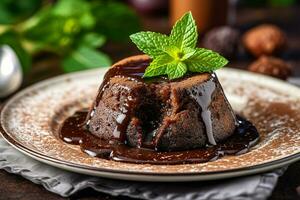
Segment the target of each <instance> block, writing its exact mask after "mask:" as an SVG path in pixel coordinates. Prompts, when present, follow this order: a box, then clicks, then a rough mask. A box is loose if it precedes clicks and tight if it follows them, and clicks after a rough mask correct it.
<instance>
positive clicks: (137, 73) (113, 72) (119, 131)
mask: <svg viewBox="0 0 300 200" xmlns="http://www.w3.org/2000/svg"><path fill="white" fill-rule="evenodd" d="M150 61H151V60H150V59H148V60H145V59H143V60H136V61H132V62H128V63H126V64H119V65H115V66H114V67H112V68H110V69H109V70H108V72H107V73H106V74H105V76H104V80H103V82H102V84H101V86H100V88H99V91H98V96H97V98H96V100H95V101H94V105H93V107H92V108H93V109H91V111H90V112H89V114H88V117H87V119H86V125H87V126H89V124H90V121H91V118H92V117H93V115H94V113H95V110H96V109H97V106H98V104H99V102H100V101H101V99H102V96H103V93H104V91H105V89H106V88H107V87H108V86H109V85H110V79H111V78H112V77H126V78H128V79H130V80H132V81H136V82H143V83H153V84H155V83H161V82H172V80H169V79H167V78H166V77H164V76H160V77H157V78H146V79H145V78H143V75H144V72H145V70H146V68H147V67H148V66H149V62H150ZM192 75H193V74H188V75H186V76H185V77H184V78H187V77H189V76H192ZM179 80H180V79H179ZM176 81H178V79H177V80H176ZM216 81H217V77H216V76H215V74H212V76H211V77H210V79H208V80H207V81H205V82H204V83H203V84H202V86H201V87H197V88H195V90H194V91H190V96H191V98H192V99H194V100H195V101H196V103H197V104H198V105H199V107H200V108H201V118H202V121H203V123H204V125H205V129H206V135H207V138H208V142H209V143H210V144H212V145H216V141H215V139H214V136H213V131H212V130H213V129H212V120H211V112H210V109H209V106H210V103H211V99H212V95H213V93H214V91H215V89H216ZM132 99H133V98H131V97H130V96H128V98H127V100H126V102H125V103H124V104H123V105H122V106H123V107H122V109H121V110H120V113H121V114H120V115H118V116H117V117H116V119H115V120H116V122H117V127H116V128H115V130H114V131H113V136H114V139H118V140H119V141H120V142H122V143H124V142H126V129H127V127H128V124H129V121H130V119H131V118H132V113H131V110H132V109H131V107H132V106H131V105H132Z"/></svg>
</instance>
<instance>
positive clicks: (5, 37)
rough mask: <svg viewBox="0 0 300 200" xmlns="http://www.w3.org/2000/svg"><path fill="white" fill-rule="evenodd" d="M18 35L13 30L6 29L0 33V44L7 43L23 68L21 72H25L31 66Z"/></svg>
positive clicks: (29, 58) (28, 56)
mask: <svg viewBox="0 0 300 200" xmlns="http://www.w3.org/2000/svg"><path fill="white" fill-rule="evenodd" d="M18 38H19V35H18V34H17V33H15V32H13V31H7V32H5V33H3V34H1V35H0V45H4V44H7V45H9V46H10V47H11V48H12V49H13V50H14V51H15V52H16V54H17V56H18V58H19V60H20V63H21V65H22V68H23V72H24V73H27V72H28V71H29V69H30V68H31V57H30V55H29V54H28V53H27V51H26V50H25V49H24V48H23V46H22V44H21V43H20V40H19V39H18Z"/></svg>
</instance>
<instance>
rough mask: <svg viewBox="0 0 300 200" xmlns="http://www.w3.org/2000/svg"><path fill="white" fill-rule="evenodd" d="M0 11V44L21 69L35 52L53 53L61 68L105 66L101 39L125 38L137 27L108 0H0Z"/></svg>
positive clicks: (26, 67)
mask: <svg viewBox="0 0 300 200" xmlns="http://www.w3.org/2000/svg"><path fill="white" fill-rule="evenodd" d="M25 2H26V3H25ZM2 11H4V12H2ZM0 13H1V14H0V23H1V24H2V26H1V27H0V32H1V35H0V44H8V45H10V46H12V48H13V49H14V50H15V51H16V53H17V55H18V57H19V58H20V61H21V63H22V65H23V67H24V71H25V72H26V71H28V70H29V68H30V66H31V58H32V55H34V54H35V53H37V52H41V51H43V52H44V51H46V52H52V53H55V54H57V55H59V56H60V58H61V60H62V62H61V63H62V67H63V70H64V71H65V72H72V71H78V70H83V69H89V68H95V67H101V66H108V65H110V64H111V61H110V58H109V57H108V56H107V55H105V54H104V53H102V52H100V51H99V50H98V48H100V47H101V46H102V45H103V44H104V43H105V41H106V40H112V41H117V42H124V41H125V42H126V41H127V40H128V35H130V34H131V33H133V32H136V31H138V30H139V22H138V18H137V16H136V15H135V13H134V12H133V11H132V10H130V9H129V8H128V7H127V6H126V5H124V4H122V3H120V2H117V1H112V0H111V1H109V0H98V1H96V0H90V1H88V0H58V1H56V2H55V3H47V2H44V3H43V4H41V3H40V1H39V0H26V1H13V0H1V1H0Z"/></svg>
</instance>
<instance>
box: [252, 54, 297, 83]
mask: <svg viewBox="0 0 300 200" xmlns="http://www.w3.org/2000/svg"><path fill="white" fill-rule="evenodd" d="M248 69H249V71H252V72H257V73H261V74H265V75H269V76H273V77H276V78H280V79H283V80H286V79H287V78H288V77H289V76H290V75H291V67H290V66H289V65H288V64H287V63H286V62H284V61H283V60H281V59H279V58H274V57H270V56H262V57H260V58H259V59H257V60H256V61H254V62H253V63H252V64H251V65H250V66H249V68H248Z"/></svg>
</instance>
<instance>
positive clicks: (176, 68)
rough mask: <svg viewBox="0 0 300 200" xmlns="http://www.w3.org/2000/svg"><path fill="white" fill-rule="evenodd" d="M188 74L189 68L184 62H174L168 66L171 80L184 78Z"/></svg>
mask: <svg viewBox="0 0 300 200" xmlns="http://www.w3.org/2000/svg"><path fill="white" fill-rule="evenodd" d="M186 72H187V67H186V65H185V64H184V63H183V62H172V63H170V64H168V65H167V74H168V78H169V79H176V78H180V77H182V76H183V75H184V74H185V73H186Z"/></svg>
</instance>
